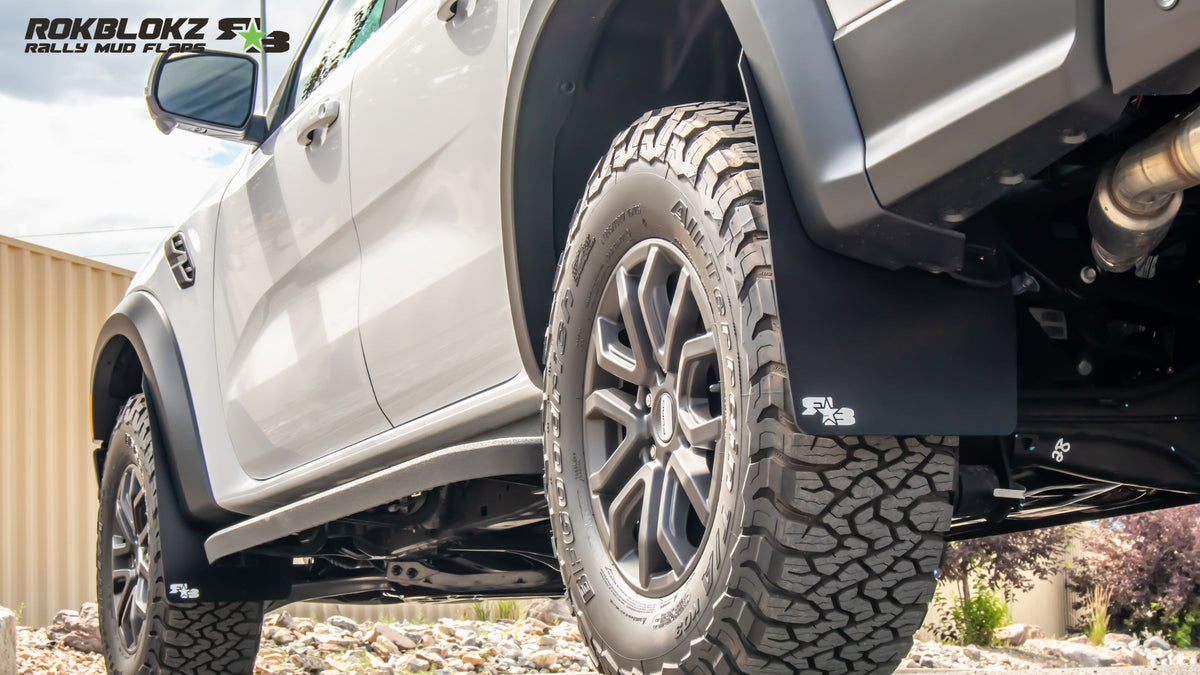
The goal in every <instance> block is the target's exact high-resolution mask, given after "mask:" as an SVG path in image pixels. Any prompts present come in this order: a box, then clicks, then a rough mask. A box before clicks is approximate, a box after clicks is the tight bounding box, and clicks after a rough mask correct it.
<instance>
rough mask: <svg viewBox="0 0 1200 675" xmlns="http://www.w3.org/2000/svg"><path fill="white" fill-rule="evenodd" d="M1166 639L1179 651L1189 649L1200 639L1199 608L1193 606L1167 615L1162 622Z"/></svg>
mask: <svg viewBox="0 0 1200 675" xmlns="http://www.w3.org/2000/svg"><path fill="white" fill-rule="evenodd" d="M1163 627H1164V628H1165V629H1166V630H1167V638H1168V639H1169V640H1170V641H1171V643H1172V644H1174V645H1175V646H1176V647H1178V648H1180V649H1189V648H1191V646H1192V645H1194V644H1196V643H1197V642H1198V640H1197V638H1200V607H1197V606H1195V605H1193V606H1191V607H1188V608H1187V609H1185V610H1183V611H1181V612H1175V613H1173V614H1169V615H1168V616H1167V617H1166V618H1165V619H1164V620H1163Z"/></svg>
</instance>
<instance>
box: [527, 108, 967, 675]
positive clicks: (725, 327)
mask: <svg viewBox="0 0 1200 675" xmlns="http://www.w3.org/2000/svg"><path fill="white" fill-rule="evenodd" d="M761 185H762V184H761V177H760V174H759V168H758V155H757V150H756V147H755V145H754V129H753V125H752V123H751V119H750V116H749V114H748V112H747V109H746V106H745V105H744V104H742V103H703V104H695V105H686V106H678V107H674V108H666V109H662V110H656V111H653V112H651V113H648V114H646V115H645V116H644V117H642V119H641V120H639V121H638V122H637V123H635V124H634V125H633V126H632V127H630V128H629V129H627V130H625V131H624V132H622V133H621V134H620V135H619V136H618V137H617V139H616V140H615V141H614V143H613V145H612V147H611V149H610V150H609V152H608V154H607V155H606V156H605V158H604V159H603V160H602V161H601V162H600V163H599V165H598V166H597V167H596V169H595V171H594V172H593V174H592V177H591V180H590V182H589V184H588V187H587V190H586V192H585V195H584V198H583V200H582V201H581V202H580V205H579V207H578V209H577V212H576V214H575V217H574V219H573V222H572V225H571V230H570V234H569V236H568V241H567V247H566V250H565V251H564V253H563V255H562V258H561V260H560V262H559V267H558V272H557V275H556V278H555V287H554V305H553V311H552V315H551V321H550V325H549V327H548V330H547V336H546V337H547V339H546V348H545V349H546V352H545V356H546V378H545V388H546V392H545V393H546V406H545V434H546V439H545V443H546V448H547V453H546V476H547V488H548V489H547V497H548V500H549V502H550V509H551V516H552V517H551V522H552V523H553V529H554V540H555V546H556V550H557V551H558V555H559V558H560V561H561V570H562V574H563V580H564V583H565V584H566V587H567V595H568V597H569V599H570V600H571V602H572V603H573V605H574V606H575V608H576V611H577V614H578V616H579V625H580V630H581V632H582V634H583V636H584V638H585V639H586V640H587V641H588V643H589V644H590V646H591V648H592V650H593V652H594V654H595V656H596V659H597V661H598V663H599V665H600V667H601V668H602V669H603V670H604V671H605V672H606V673H611V674H614V675H615V674H616V673H630V672H635V673H660V672H687V673H692V672H712V673H780V674H782V673H796V672H808V673H890V672H892V670H893V669H894V668H895V667H896V666H897V665H898V664H899V662H900V660H901V659H902V658H903V657H904V655H905V654H906V653H907V651H908V649H909V647H910V646H911V644H912V635H913V633H914V632H915V631H916V630H917V628H918V627H919V626H920V624H921V621H922V619H923V618H924V615H925V610H926V605H927V603H928V601H929V599H930V598H931V596H932V594H933V590H934V585H935V581H934V576H933V574H934V571H935V570H936V569H937V567H938V565H939V564H940V560H941V555H942V550H943V534H944V533H945V532H946V531H947V530H948V529H949V526H950V515H951V508H950V506H949V493H950V490H951V487H952V482H953V477H954V472H955V462H956V458H955V457H956V446H957V439H955V438H896V437H891V436H882V437H856V436H845V437H833V438H824V437H820V438H818V437H813V436H809V435H807V434H804V433H802V432H800V431H799V430H798V429H797V427H796V424H795V422H794V419H795V418H794V411H793V409H792V406H791V393H790V389H789V383H788V371H787V368H786V366H785V364H784V360H783V339H782V336H781V334H780V327H779V319H778V315H777V313H776V309H775V308H776V303H775V289H774V282H773V279H774V274H773V271H772V270H773V268H772V260H771V251H770V242H769V239H768V236H767V218H766V210H765V207H764V205H763V197H762V187H761ZM684 278H686V279H688V283H682V282H680V281H679V280H680V279H684ZM685 304H687V305H689V308H687V309H677V308H676V305H680V306H681V307H682V306H683V305H685ZM692 304H694V305H695V307H694V308H691V305H692ZM672 316H674V317H676V318H675V319H672ZM679 316H684V317H685V318H684V319H678V317H679ZM819 329H820V327H819V326H816V327H814V330H819ZM673 331H674V332H673ZM675 333H678V335H679V337H678V339H676V338H672V337H670V336H671V335H673V334H675ZM710 338H711V340H710ZM710 343H711V344H710ZM679 344H683V345H684V346H683V347H682V348H680V347H679ZM689 350H690V351H689ZM687 359H691V361H690V362H689V363H690V365H687V366H685V365H684V364H685V361H686V360H687ZM697 364H699V365H697ZM697 373H703V375H698V374H697ZM706 392H708V394H706ZM706 423H711V424H706ZM701 430H702V431H701ZM677 455H678V456H679V457H680V459H677V458H676V456H677ZM681 467H689V468H687V469H686V470H685V469H683V468H681Z"/></svg>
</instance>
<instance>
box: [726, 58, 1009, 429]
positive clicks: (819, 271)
mask: <svg viewBox="0 0 1200 675" xmlns="http://www.w3.org/2000/svg"><path fill="white" fill-rule="evenodd" d="M741 67H742V77H743V80H744V82H745V86H746V95H747V98H748V101H749V104H750V110H751V114H752V115H753V117H754V126H755V131H756V136H757V141H758V150H759V160H760V163H761V166H762V175H763V188H764V191H765V194H766V202H767V213H768V214H769V217H770V221H771V222H770V225H771V249H772V257H773V260H774V266H775V291H776V295H777V296H778V303H779V307H778V310H779V317H780V322H781V329H782V332H783V336H784V348H785V352H786V353H785V358H786V362H787V364H788V374H789V379H790V381H791V387H792V396H793V403H794V405H795V414H796V421H797V422H798V423H799V425H800V428H801V429H802V430H803V431H804V432H806V433H810V434H815V435H826V436H829V435H851V434H889V435H926V434H933V435H962V436H995V435H1006V434H1011V433H1012V432H1013V429H1014V427H1015V425H1016V420H1017V377H1016V372H1017V371H1016V322H1015V319H1014V309H1013V298H1012V291H1011V289H1010V288H1009V287H1008V285H1007V284H1004V285H1002V286H1001V285H997V287H995V288H979V287H975V286H971V285H968V284H965V283H962V282H960V281H956V280H954V279H951V278H949V277H948V276H946V275H935V274H930V273H927V272H922V271H918V270H914V269H902V270H898V271H888V270H885V269H882V268H878V267H874V266H871V265H868V264H866V263H862V262H859V261H856V260H853V259H851V258H848V257H845V256H842V255H839V254H838V253H836V252H833V251H828V250H825V249H823V248H820V247H818V246H817V245H815V244H814V243H813V242H812V240H810V239H809V237H808V236H807V235H806V234H805V231H804V228H803V226H802V225H801V223H800V222H799V217H798V216H797V211H796V207H795V202H794V201H793V198H794V197H795V196H794V195H792V194H791V190H790V189H789V187H788V181H787V179H786V177H785V176H784V173H783V167H782V164H781V162H780V159H779V155H778V151H777V149H776V148H777V146H776V144H775V140H774V136H773V135H772V133H771V126H770V121H769V120H768V119H767V118H766V114H765V107H764V106H763V104H762V100H761V98H760V97H759V92H758V89H757V86H756V85H755V82H754V77H753V74H752V73H751V72H750V67H749V65H748V63H747V61H746V58H745V57H744V56H743V58H742V64H741ZM812 95H813V96H821V92H818V91H814V92H812Z"/></svg>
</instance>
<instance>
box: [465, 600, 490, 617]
mask: <svg viewBox="0 0 1200 675" xmlns="http://www.w3.org/2000/svg"><path fill="white" fill-rule="evenodd" d="M465 613H466V612H464V614H465ZM471 613H472V614H474V615H475V620H476V621H491V620H492V608H491V607H489V606H488V605H486V604H484V603H482V602H477V603H475V604H473V605H471Z"/></svg>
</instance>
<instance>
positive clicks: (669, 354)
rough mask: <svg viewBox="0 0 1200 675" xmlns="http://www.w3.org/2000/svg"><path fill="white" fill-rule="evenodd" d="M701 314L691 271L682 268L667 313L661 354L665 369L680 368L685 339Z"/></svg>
mask: <svg viewBox="0 0 1200 675" xmlns="http://www.w3.org/2000/svg"><path fill="white" fill-rule="evenodd" d="M699 314H700V307H699V305H697V304H696V295H695V289H694V288H692V275H691V272H688V271H687V269H681V270H680V271H679V280H678V281H677V282H676V283H675V296H674V297H673V298H672V299H671V309H670V310H669V311H668V313H667V325H666V339H665V344H664V345H663V354H662V356H661V359H662V361H661V362H662V363H664V366H663V368H664V369H668V370H675V369H678V368H679V356H680V351H681V349H682V346H683V343H684V341H685V340H686V339H687V338H688V336H689V335H691V331H692V328H693V326H695V325H696V319H697V317H698V316H699Z"/></svg>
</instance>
